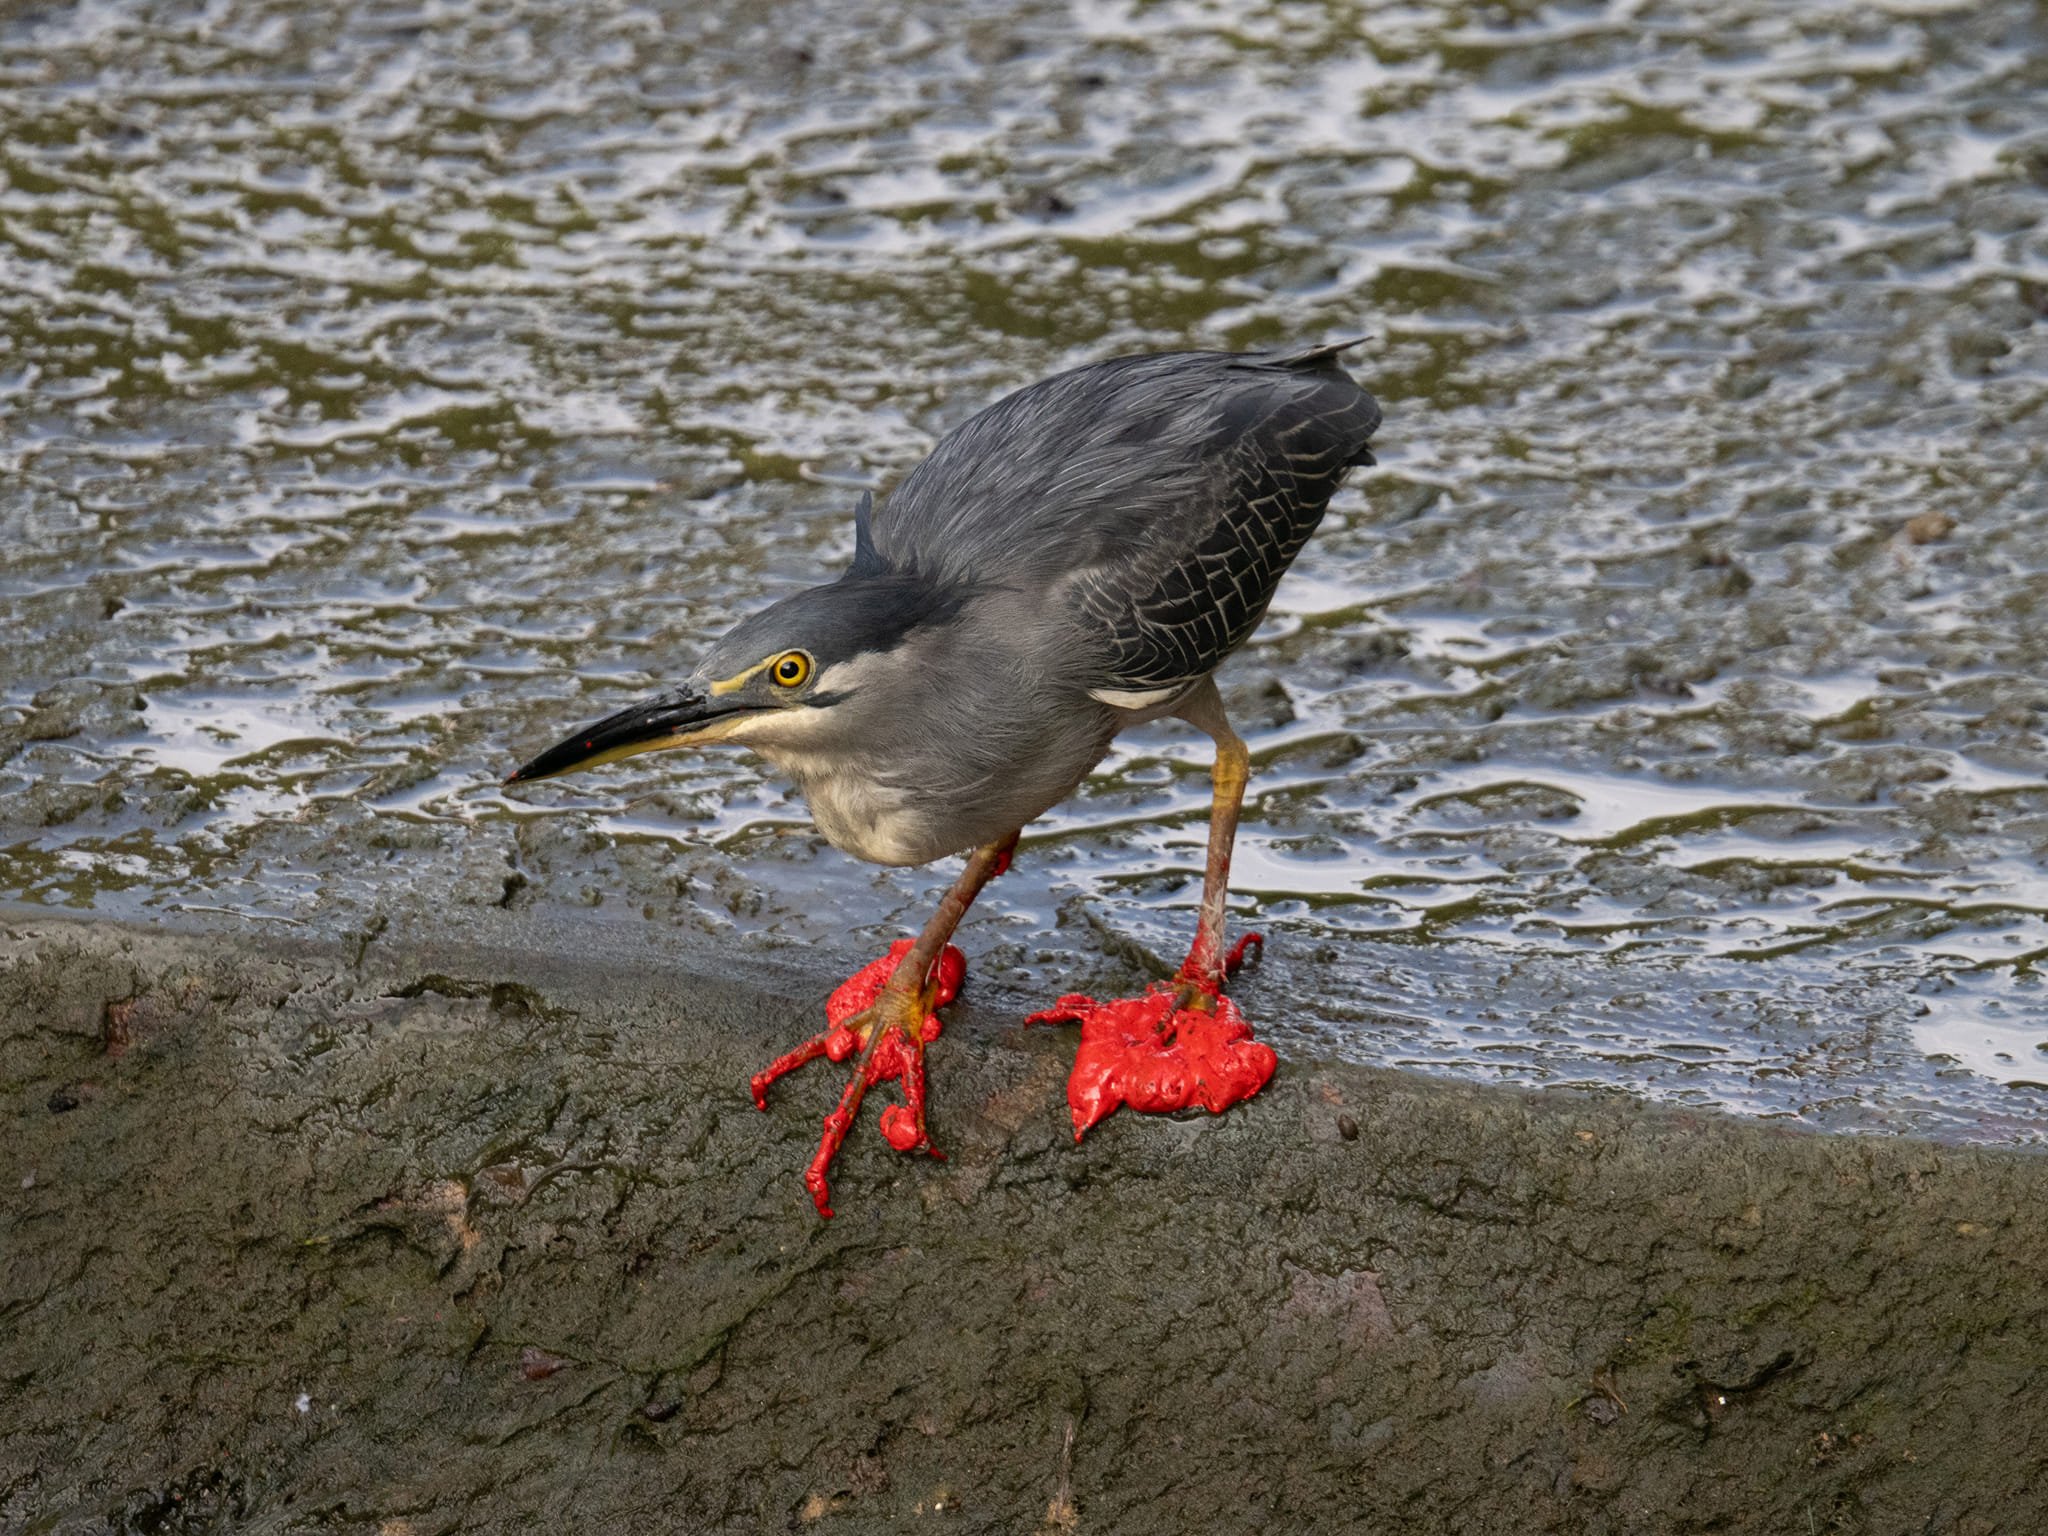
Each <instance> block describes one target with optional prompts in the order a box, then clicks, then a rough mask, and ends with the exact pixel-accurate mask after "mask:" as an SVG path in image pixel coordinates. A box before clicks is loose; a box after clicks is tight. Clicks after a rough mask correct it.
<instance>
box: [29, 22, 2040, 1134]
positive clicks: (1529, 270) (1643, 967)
mask: <svg viewBox="0 0 2048 1536" xmlns="http://www.w3.org/2000/svg"><path fill="white" fill-rule="evenodd" d="M342 10H349V11H350V14H348V15H346V16H339V15H336V14H334V13H333V12H330V11H329V10H327V9H325V8H315V10H314V11H313V12H311V13H310V14H306V13H302V9H301V8H299V7H287V6H283V5H278V4H274V3H256V4H231V3H214V4H203V5H154V6H152V5H132V4H84V5H76V6H68V5H67V6H61V7H58V6H52V7H48V8H43V9H33V8H31V9H28V10H20V9H17V10H14V11H13V12H11V13H10V15H9V17H8V18H7V19H6V20H5V21H0V178H4V180H0V541H4V547H5V550H6V556H5V564H4V567H0V604H4V612H5V615H6V617H7V620H8V622H7V624H6V631H5V633H4V634H0V897H9V898H14V899H20V900H25V901H28V902H31V903H36V904H41V905H46V906H51V907H61V908H69V909H84V908H92V909H98V910H101V911H106V912H110V913H119V914H129V915H135V914H139V913H151V912H166V913H180V914H204V915H209V916H214V917H219V916H221V915H228V916H241V917H247V918H262V919H274V920H278V921H280V922H282V923H286V924H291V925H304V926H310V927H316V928H319V927H324V928H327V929H331V930H336V931H353V932H357V933H359V934H361V935H362V937H363V939H364V941H365V942H371V941H373V940H374V938H375V936H376V935H377V934H378V933H379V932H380V931H382V929H383V928H384V926H385V925H386V924H388V923H389V922H390V921H392V920H394V919H396V920H398V921H414V920H419V919H420V918H421V917H422V916H424V918H425V919H426V920H431V917H432V914H434V913H435V912H437V911H439V912H446V911H449V910H453V909H455V908H461V909H463V910H465V911H467V910H470V909H475V910H476V911H478V912H480V913H483V914H485V915H486V916H488V914H489V912H490V910H491V909H492V908H494V907H496V906H499V905H503V906H505V907H507V908H510V909H514V910H518V909H524V908H541V909H546V908H549V907H559V908H563V909H578V910H580V909H585V908H587V909H591V912H592V915H593V916H594V918H595V920H598V921H606V922H617V923H625V924H646V925H675V924H680V925H682V926H683V927H685V928H686V929H688V930H690V931H692V932H695V933H697V934H700V935H701V934H704V933H711V934H721V933H740V934H745V935H749V936H751V941H752V942H755V943H760V944H777V943H779V944H785V945H795V944H807V945H822V946H824V947H827V948H830V949H833V950H834V951H835V952H836V951H845V952H847V953H849V954H850V953H851V952H852V951H853V950H854V949H855V948H859V947H871V946H872V945H874V944H875V943H877V942H879V941H880V940H881V939H882V938H884V937H886V936H887V935H888V934H889V933H891V932H893V931H895V930H896V929H897V928H900V927H902V926H904V925H906V924H909V923H912V922H914V921H916V920H917V917H918V915H919V912H920V909H921V908H922V906H924V905H925V904H926V903H927V902H928V900H929V897H930V895H931V893H932V892H933V891H934V890H935V889H936V888H937V887H938V885H939V884H940V883H941V882H942V881H943V880H944V878H945V873H946V872H945V870H944V869H943V868H942V869H939V870H932V871H913V872H877V871H874V870H871V869H868V868H865V867H863V866H859V865H856V864H854V863H853V862H852V861H850V860H848V859H846V858H844V857H843V856H841V855H839V854H838V853H836V852H834V851H832V850H831V849H829V848H827V847H825V846H824V845H823V844H822V843H821V842H820V841H819V840H818V839H817V838H816V837H815V835H814V834H812V833H811V832H810V831H809V829H808V826H807V823H806V821H805V818H804V814H803V810H802V807H801V805H800V803H798V802H796V801H795V800H794V798H793V797H792V796H791V795H790V794H789V793H788V792H787V791H786V790H785V788H784V787H783V786H782V785H781V784H779V783H778V782H776V781H775V780H773V779H772V778H770V777H768V776H767V775H766V774H765V773H764V772H763V770H762V769H761V768H760V766H759V765H758V764H756V763H755V762H754V761H753V760H751V759H747V758H742V757H738V756H729V755H706V756H701V757H687V758H686V757H682V756H679V755H667V756H662V757H647V758H640V759H635V760H634V761H632V762H630V763H627V764H624V765H620V766H619V767H616V768H613V769H611V770H608V771H606V772H604V773H602V774H599V775H593V776H590V777H588V778H584V779H579V780H571V781H568V782H565V783H563V784H561V785H549V786H541V787H536V788H534V789H532V790H528V791H524V792H519V793H515V794H507V793H505V792H503V791H502V790H501V789H499V788H498V786H497V780H498V778H499V777H500V776H501V775H502V774H503V772H504V771H505V770H506V769H507V768H508V767H509V766H510V765H511V764H512V763H514V762H516V761H518V760H520V759H521V758H523V757H524V756H525V755H527V754H528V753H530V752H531V751H532V750H534V749H535V748H537V747H539V746H542V745H545V744H547V743H548V742H551V741H552V740H553V739H555V737H556V736H557V735H559V734H560V733H561V732H562V730H563V729H564V728H566V727H568V726H570V725H572V724H574V723H576V722H577V721H579V720H581V719H585V718H588V717H591V716H594V715H596V714H599V713H602V712H604V711H606V710H608V709H610V708H612V707H614V706H615V705H616V704H618V703H619V702H622V701H623V700H625V699H627V698H630V697H632V696H633V695H635V694H636V693H638V692H640V691H642V690H644V689H646V688H648V687H649V686H651V685H652V684H654V683H656V682H657V681H659V680H661V679H663V678H665V677H668V676H672V675H674V674H675V673H677V672H680V671H681V670H683V669H685V668H686V667H687V666H688V665H689V663H690V660H691V658H692V656H693V654H694V652H695V650H696V649H697V647H699V646H700V645H701V644H702V643H703V642H704V641H705V640H706V639H707V638H708V637H710V636H712V635H714V634H716V633H717V632H718V631H719V629H720V628H721V627H722V626H723V625H724V624H726V623H727V622H729V621H730V620H731V619H732V618H733V617H734V616H735V615H736V614H738V613H741V612H743V611H746V610H748V609H750V608H752V607H754V606H756V605H758V604H759V603H761V602H762V601H764V600H766V599H768V598H769V597H771V596H773V595H775V594H777V593H780V592H783V591H786V590H789V589H790V588H791V587H793V586H795V585H799V584H802V583H806V582H808V581H811V580H814V579H817V578H818V577H819V576H820V575H821V574H823V573H825V572H827V571H829V570H832V569H834V568H836V566H837V564H838V563H839V562H840V561H842V560H843V559H844V558H845V556H846V554H847V553H848V551H849V549H850V545H851V529H850V523H849V517H848V513H849V509H850V507H851V504H852V501H853V499H854V497H855V495H856V494H857V491H858V488H860V487H863V486H869V485H873V486H877V487H885V486H887V485H888V484H890V483H892V482H893V481H894V480H895V479H896V478H898V477H899V476H900V475H901V474H902V473H903V472H904V471H905V470H906V469H907V468H908V467H909V466H910V465H911V464H912V463H914V462H915V461H916V459H917V458H918V457H919V455H920V454H921V453H923V452H924V451H925V450H926V449H927V448H928V447H929V446H930V444H931V442H932V441H933V440H934V439H935V438H936V436H937V435H938V434H939V433H941V432H943V431H944V430H945V429H946V428H947V427H948V426H950V425H951V424H953V423H954V422H957V421H958V420H960V419H961V418H962V417H964V416H965V415H966V414H968V413H969V412H971V411H972V410H974V409H975V408H977V407H978V406H980V405H982V404H984V403H986V402H987V401H988V400H990V399H992V398H994V397H995V396H996V395H998V394H1000V393H1002V392H1003V391H1005V390H1007V389H1010V388H1013V387H1015V386H1017V385H1020V384H1022V383H1025V382H1027V381H1029V380H1031V379H1033V378H1036V377H1038V376H1041V375H1043V374H1045V373H1047V372H1050V371H1053V370H1055V369H1057V368H1060V367H1064V366H1068V365H1071V364H1075V363H1078V362H1083V361H1087V360H1090V359H1093V358H1097V357H1101V356H1106V355H1111V354H1114V353H1118V352H1124V351H1131V350H1142V349H1149V348H1161V347H1173V346H1187V345H1199V346H1256V345H1264V344H1268V343H1275V342H1279V341H1282V340H1296V339H1302V338H1324V337H1331V336H1336V335H1341V334H1347V333H1352V332H1357V331H1365V332H1369V333H1371V334H1372V336H1373V337H1374V338H1375V340H1374V342H1373V344H1372V345H1371V346H1370V347H1369V348H1367V349H1364V351H1363V353H1362V354H1361V361H1360V362H1359V363H1358V371H1359V373H1360V375H1361V377H1363V378H1364V379H1366V380H1367V381H1368V382H1369V383H1370V384H1371V385H1372V387H1373V388H1374V389H1375V390H1376V392H1378V393H1379V395H1380V396H1381V398H1382V400H1383V401H1384V403H1385V405H1386V408H1387V425H1386V427H1385V429H1384V430H1383V432H1382V436H1381V440H1380V442H1379V444H1378V445H1377V446H1378V447H1379V450H1380V458H1381V467H1380V468H1379V469H1378V470H1376V471H1373V472H1370V473H1368V474H1366V475H1364V476H1362V477H1360V478H1359V479H1357V480H1356V481H1354V483H1353V484H1352V485H1351V486H1350V487H1349V488H1347V490H1346V491H1345V492H1344V493H1343V494H1342V495H1341V496H1340V498H1339V500H1338V503H1337V505H1336V507H1335V508H1334V510H1333V511H1332V514H1331V516H1330V518H1329V520H1328V521H1327V523H1326V524H1325V526H1324V529H1323V532H1322V533H1321V535H1320V536H1319V537H1318V539H1317V540H1316V541H1315V542H1314V543H1313V544H1312V545H1311V547H1310V549H1309V550H1308V552H1307V553H1306V554H1305V555H1304V556H1303V558H1302V560H1301V562H1300V563H1299V565H1298V567H1297V568H1296V571H1295V572H1294V574H1293V575H1292V576H1291V577H1290V578H1289V580H1288V582H1287V584H1286V585H1285V586H1283V588H1282V590H1281V594H1280V597H1279V599H1278V601H1277V602H1276V604H1275V607H1274V611H1273V614H1272V616H1271V617H1270V618H1269V620H1268V622H1267V624H1266V626H1265V627H1264V629H1263V630H1262V631H1261V632H1260V634H1259V636H1258V638H1257V639H1256V640H1255V641H1254V643H1253V644H1252V645H1251V646H1250V647H1248V648H1247V650H1246V651H1245V652H1244V653H1243V654H1242V655H1241V656H1240V657H1238V658H1237V659H1236V660H1234V661H1233V662H1232V663H1231V664H1230V666H1229V667H1228V668H1227V669H1226V673H1225V678H1224V681H1225V684H1226V695H1227V696H1228V697H1229V698H1230V699H1231V700H1232V702H1233V704H1234V706H1235V708H1236V711H1237V714H1238V715H1239V717H1240V719H1241V724H1242V728H1243V729H1244V730H1245V732H1246V734H1247V735H1248V736H1249V737H1250V738H1251V739H1252V741H1253V746H1254V750H1255V753H1256V763H1257V768H1258V776H1257V778H1256V779H1255V782H1254V800H1253V804H1252V807H1251V809H1250V811H1249V813H1248V819H1247V825H1246V828H1245V832H1244V835H1243V839H1242V842H1241V845H1240V850H1241V851H1240V859H1239V867H1238V878H1237V882H1236V884H1237V889H1238V891H1239V893H1240V894H1239V900H1238V909H1239V912H1240V914H1241V915H1242V917H1243V918H1245V919H1246V920H1256V921H1257V923H1258V924H1259V925H1260V926H1261V927H1262V928H1263V929H1264V930H1265V931H1266V932H1267V933H1268V934H1269V936H1271V937H1272V939H1273V940H1274V943H1273V945H1272V947H1271V950H1270V958H1269V962H1268V964H1267V965H1266V966H1265V968H1264V971H1263V974H1262V975H1260V976H1259V977H1258V978H1257V979H1256V980H1248V981H1247V982H1246V983H1245V984H1244V986H1243V988H1242V993H1241V995H1242V997H1243V999H1244V1001H1245V1003H1246V1005H1247V1007H1248V1009H1249V1010H1250V1012H1251V1013H1252V1015H1253V1016H1254V1018H1255V1019H1256V1020H1258V1021H1260V1022H1261V1023H1262V1024H1263V1025H1264V1026H1265V1027H1266V1029H1267V1031H1268V1033H1269V1034H1270V1035H1272V1036H1273V1037H1275V1038H1276V1039H1277V1040H1278V1041H1279V1042H1280V1043H1281V1044H1282V1045H1283V1048H1296V1049H1308V1048H1315V1049H1326V1050H1337V1051H1341V1052H1343V1053H1345V1054H1348V1055H1352V1056H1355V1057H1360V1058H1363V1059H1367V1060H1374V1061H1387V1062H1399V1063H1405V1064H1412V1065H1417V1066H1421V1067H1425V1068H1428V1069H1430V1070H1439V1071H1448V1072H1454V1073H1459V1074H1462V1075H1468V1076H1478V1077H1485V1078H1504V1079H1515V1080H1527V1081H1543V1082H1573V1083H1587V1084H1595V1085H1610V1086H1619V1087H1628V1088H1634V1089H1639V1090H1644V1091H1648V1092H1650V1093H1653V1094H1656V1095H1659V1096H1662V1097H1669V1098H1679V1099H1684V1100H1688V1101H1693V1102H1699V1103H1703V1104H1721V1105H1728V1106H1733V1107H1736V1108H1739V1109H1743V1110H1746V1111H1752V1112H1756V1113H1762V1114H1775V1115H1796V1116H1801V1117H1804V1118H1806V1119H1809V1120H1811V1121H1813V1122H1815V1123H1819V1124H1826V1125H1877V1126H1888V1127H1917V1128H1923V1129H1930V1130H1934V1131H1936V1132H1939V1133H1941V1134H1946V1135H1953V1136H1964V1137H1970V1138H1985V1139H2021V1140H2039V1139H2041V1138H2042V1136H2043V1134H2044V1133H2048V993H2044V991H2043V987H2042V963H2043V960H2044V957H2048V787H2044V780H2048V740H2044V735H2043V718H2044V711H2048V681H2044V679H2048V636H2044V628H2043V623H2042V619H2041V614H2042V611H2043V609H2042V603H2043V600H2044V599H2048V449H2044V447H2043V443H2044V440H2048V411H2044V405H2048V129H2044V128H2043V126H2042V118H2041V115H2040V112H2039V102H2040V101H2041V100H2042V99H2043V97H2044V93H2048V20H2044V18H2043V16H2042V13H2041V11H2040V8H2039V7H2038V6H2034V5H2030V4H2022V3H2018V0H2010V3H2004V4H1981V5H1961V4H1958V5H1942V4H1896V5H1876V6H1873V5H1869V4H1855V5H1851V4H1846V3H1843V4H1832V3H1815V4H1808V5H1802V6H1796V7H1793V6H1785V5H1781V4H1776V3H1765V0H1754V3H1742V0H1719V3H1715V0H1698V3H1689V4H1656V3H1648V0H1617V3H1614V4H1609V5H1605V6H1600V5H1586V6H1548V7H1537V6H1530V5H1521V4H1505V5H1494V6H1456V5H1451V6H1438V7H1428V6H1381V5H1361V6H1344V5H1330V6H1312V5H1298V4H1276V5H1265V6H1250V7H1246V8H1243V9H1239V10H1232V9H1229V8H1226V7H1222V6H1207V5H1200V4H1193V3H1189V4H1157V5H1124V6H1074V7H1071V8H1069V7H1053V6H1025V7H1010V6H996V5H968V6H962V5H949V6H927V7H922V8H919V7H908V6H901V5H895V4H882V5H876V6H868V7H862V8H859V18H860V19H855V18H854V16H853V15H852V8H844V7H832V6H826V5H821V4H791V5H780V6H758V5H757V6H748V7H736V6H734V7H720V6H711V7H703V6H672V7H660V6H648V5H640V4H625V3H619V4H585V5H577V6H566V7H565V6H559V5H540V4H530V5H519V4H501V3H494V4H490V5H485V4H481V3H475V4H459V3H434V4H426V5H420V6H413V7H408V6H402V5H390V6H384V7H362V8H335V11H337V12H338V11H342ZM1205 799H1206V764H1205V760H1204V758H1203V757H1202V754H1201V752H1200V750H1199V744H1198V743H1197V742H1196V741H1195V740H1193V739H1191V738H1190V737H1189V736H1187V735H1186V734H1185V733H1181V732H1178V731H1177V730H1175V729H1174V728H1170V727H1159V728H1155V729H1151V730H1147V731H1145V732H1142V733H1138V734H1135V735H1133V736H1132V737H1130V738H1127V739H1126V740H1125V742H1123V743H1122V744H1121V746H1120V748H1119V750H1118V752H1117V754H1116V755H1115V756H1114V757H1113V758H1112V759H1111V761H1109V762H1108V763H1106V764H1105V765H1104V768H1103V770H1102V772H1101V773H1100V774H1099V775H1098V776H1097V777H1096V778H1095V779H1092V780H1091V781H1090V782H1089V783H1088V784H1087V785H1086V786H1085V787H1084V789H1083V791H1082V792H1081V794H1080V795H1079V796H1077V798H1076V799H1075V800H1074V801H1072V802H1071V803H1070V804H1069V805H1067V806H1065V807H1063V808H1062V809H1061V810H1060V811H1059V812H1058V813H1057V814H1056V815H1055V816H1053V817H1051V818H1049V819H1048V820H1046V821H1045V822H1043V823H1041V824H1040V825H1039V826H1038V827H1036V828H1034V829H1033V833H1032V836H1031V839H1030V840H1029V842H1028V843H1027V845H1026V850H1025V851H1026V856H1025V857H1023V858H1021V859H1020V861H1019V864H1018V868H1017V870H1016V871H1015V872H1014V873H1013V874H1012V875H1010V876H1008V877H1006V878H1005V879H1004V880H1003V881H1002V882H1000V883H999V884H998V886H997V887H996V888H995V889H994V890H993V891H992V892H991V894H990V896H989V897H988V898H987V899H986V902H985V908H986V910H984V911H982V912H981V913H980V914H979V921H978V923H976V924H974V925H972V926H971V927H970V930H969V931H968V933H967V934H966V935H965V942H966V943H967V945H968V948H969V949H970V952H971V953H973V954H975V955H977V956H979V957H980V961H981V965H982V967H983V974H989V973H991V972H993V973H995V974H997V975H1000V976H1001V977H1003V979H1005V980H1010V981H1015V982H1017V983H1018V984H1020V985H1024V986H1028V987H1032V988H1037V989H1040V990H1053V989H1064V988H1065V987H1067V986H1068V985H1071V984H1083V985H1088V986H1118V985H1125V986H1127V985H1130V984H1131V983H1132V982H1133V980H1134V979H1136V978H1137V977H1139V976H1141V975H1142V974H1144V972H1145V971H1146V970H1147V969H1148V968H1151V967H1156V966H1158V965H1162V964H1170V963H1171V962H1172V960H1173V959H1175V958H1177V955H1178V952H1179V950H1180V948H1181V947H1183V946H1184V944H1185V937H1186V930H1187V927H1188V924H1189V922H1190V921H1191V917H1192V908H1193V902H1194V899H1195V896H1196V893H1197V884H1196V881H1197V876H1198V870H1199V845H1200V840H1201V836H1202V824H1201V815H1202V811H1203V808H1204V804H1205ZM655 931H657V932H659V931H661V930H660V928H659V927H658V926H657V927H656V928H655Z"/></svg>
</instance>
